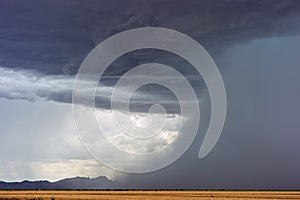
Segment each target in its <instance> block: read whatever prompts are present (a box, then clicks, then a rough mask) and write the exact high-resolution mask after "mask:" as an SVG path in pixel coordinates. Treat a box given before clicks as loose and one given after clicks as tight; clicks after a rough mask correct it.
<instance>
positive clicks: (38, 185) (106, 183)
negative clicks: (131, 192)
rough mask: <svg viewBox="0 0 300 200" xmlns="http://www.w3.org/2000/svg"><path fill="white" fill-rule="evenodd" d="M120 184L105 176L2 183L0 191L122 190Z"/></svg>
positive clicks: (0, 183)
mask: <svg viewBox="0 0 300 200" xmlns="http://www.w3.org/2000/svg"><path fill="white" fill-rule="evenodd" d="M121 188H122V187H121V185H120V184H119V183H118V182H114V181H111V180H109V179H108V178H107V177H105V176H99V177H97V178H84V177H76V178H67V179H63V180H60V181H57V182H49V181H22V182H3V181H0V190H25V189H26V190H30V189H36V190H39V189H42V190H59V189H70V190H76V189H121Z"/></svg>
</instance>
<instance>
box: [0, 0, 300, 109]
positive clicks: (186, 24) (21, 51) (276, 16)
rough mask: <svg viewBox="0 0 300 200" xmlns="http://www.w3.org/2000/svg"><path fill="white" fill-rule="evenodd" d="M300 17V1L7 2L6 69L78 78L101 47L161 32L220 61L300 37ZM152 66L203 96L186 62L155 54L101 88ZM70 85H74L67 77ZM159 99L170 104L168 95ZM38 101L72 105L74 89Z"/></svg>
mask: <svg viewBox="0 0 300 200" xmlns="http://www.w3.org/2000/svg"><path fill="white" fill-rule="evenodd" d="M299 10H300V3H299V2H298V1H293V0H287V1H275V0H273V1H240V0H236V1H233V0H230V1H214V2H211V1H173V0H172V1H170V0H164V1H145V0H143V1H134V0H131V1H126V2H125V1H116V0H114V1H96V0H90V1H80V0H75V1H56V0H55V1H43V2H41V1H37V0H30V1H27V2H26V3H25V2H22V1H16V0H1V1H0V33H1V35H0V41H1V42H0V66H3V67H6V68H21V69H34V70H35V71H38V72H40V73H42V74H43V73H44V74H55V75H57V74H65V75H74V74H75V73H76V71H77V69H78V67H79V66H80V64H81V62H82V61H83V59H84V57H85V56H86V55H87V54H88V52H89V51H90V50H92V49H93V47H94V46H96V45H97V44H99V43H100V42H101V41H103V40H105V39H106V38H107V37H109V36H112V35H114V34H116V33H119V32H121V31H124V30H128V29H132V28H137V27H143V26H161V27H166V28H171V29H175V30H178V31H181V32H183V33H186V34H187V35H189V36H191V37H193V38H194V39H196V40H197V41H199V42H200V43H201V44H202V45H204V47H205V48H206V49H207V50H208V51H209V52H210V53H211V55H212V57H215V56H216V55H217V54H218V53H219V52H222V51H224V50H225V49H226V47H228V46H229V45H232V44H237V43H241V42H247V41H250V40H253V39H257V38H267V37H274V36H283V35H295V34H298V33H299V31H300V23H299V22H300V12H299ZM147 62H157V63H163V64H168V65H171V66H173V67H174V68H176V69H177V70H179V71H180V72H181V73H183V74H184V75H185V76H189V75H191V76H190V79H189V80H190V82H191V84H192V85H193V86H194V87H196V89H202V88H203V86H204V83H203V82H202V81H201V78H200V77H199V75H198V74H197V73H195V70H193V69H192V67H191V66H189V64H188V63H187V62H185V61H182V60H180V59H178V58H176V56H174V55H170V54H167V53H162V52H159V51H153V50H143V51H135V52H132V53H129V54H127V55H125V56H123V57H121V58H120V59H117V60H116V61H115V62H114V63H113V64H112V65H111V67H110V68H109V69H108V70H107V71H106V75H107V76H105V77H108V78H105V77H104V78H102V83H103V84H104V85H107V86H113V85H114V84H115V83H116V81H117V80H118V78H119V76H120V75H122V74H123V73H125V72H126V71H128V70H129V69H131V68H132V67H134V66H136V65H138V64H143V63H147ZM219 67H222V66H219ZM195 74H196V75H195ZM42 76H43V75H42ZM193 76H194V78H193ZM63 78H64V77H60V79H63ZM65 78H66V79H69V77H68V76H65ZM193 80H196V81H193ZM37 82H38V81H37ZM149 88H150V87H149ZM149 88H148V89H149ZM148 91H149V90H148ZM150 91H151V89H150ZM152 91H154V90H152ZM159 91H160V94H161V95H163V96H165V97H166V96H168V95H167V92H166V91H165V90H159ZM64 92H66V93H64ZM39 96H42V97H45V99H48V100H54V101H61V102H70V101H71V91H70V88H69V89H67V91H63V92H51V91H48V92H47V91H43V92H40V94H39ZM107 99H109V96H108V98H106V99H105V98H104V99H101V98H98V101H97V102H98V105H99V106H102V107H109V102H107ZM171 99H172V98H171ZM173 99H174V98H173Z"/></svg>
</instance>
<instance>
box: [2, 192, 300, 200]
mask: <svg viewBox="0 0 300 200" xmlns="http://www.w3.org/2000/svg"><path fill="white" fill-rule="evenodd" d="M4 199H7V200H8V199H10V200H12V199H14V200H16V199H26V200H29V199H31V200H46V199H47V200H59V199H67V200H68V199H70V200H71V199H95V200H98V199H99V200H100V199H103V200H104V199H106V200H125V199H126V200H127V199H128V200H148V199H149V200H165V199H172V200H175V199H176V200H177V199H183V200H194V199H199V200H206V199H207V200H208V199H210V200H229V199H234V200H242V199H243V200H253V199H255V200H266V199H268V200H272V199H300V192H284V191H282V192H277V191H276V192H262V191H258V192H257V191H255V192H254V191H245V192H241V191H225V192H223V191H0V200H4Z"/></svg>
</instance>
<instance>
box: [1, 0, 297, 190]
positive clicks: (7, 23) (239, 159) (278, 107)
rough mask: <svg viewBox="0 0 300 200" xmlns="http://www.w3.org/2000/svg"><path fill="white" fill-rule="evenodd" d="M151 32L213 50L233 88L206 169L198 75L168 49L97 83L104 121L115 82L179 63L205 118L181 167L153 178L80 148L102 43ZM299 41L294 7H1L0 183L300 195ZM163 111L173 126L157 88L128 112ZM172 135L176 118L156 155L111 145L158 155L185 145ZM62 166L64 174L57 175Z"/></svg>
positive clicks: (140, 57)
mask: <svg viewBox="0 0 300 200" xmlns="http://www.w3.org/2000/svg"><path fill="white" fill-rule="evenodd" d="M144 26H153V27H165V28H170V29H174V30H177V31H180V32H182V33H185V34H187V35H188V36H191V37H192V38H193V39H195V40H196V41H198V42H199V43H200V44H201V45H203V46H204V48H205V49H206V50H207V51H208V53H209V54H210V55H211V56H212V58H213V59H214V61H215V62H216V64H217V66H218V68H219V70H220V72H221V74H222V77H223V79H224V83H225V87H226V92H227V98H228V112H227V118H226V123H225V127H224V130H223V133H222V136H221V138H220V140H219V142H218V143H217V145H216V147H215V148H214V149H213V151H212V152H211V153H210V154H209V156H207V157H206V158H205V159H202V160H199V159H198V157H197V154H198V151H199V147H200V144H201V141H202V140H203V137H204V134H205V131H206V130H207V124H208V123H209V119H210V100H209V94H208V92H207V89H206V86H205V83H204V82H203V80H202V78H201V76H200V75H199V74H197V73H196V71H195V69H193V67H192V66H191V65H190V64H189V63H188V62H187V61H185V60H184V59H182V58H178V57H176V56H175V55H173V54H170V53H167V52H162V51H156V50H153V49H144V50H137V51H134V52H130V53H128V54H125V55H123V56H121V57H120V58H118V59H117V60H116V61H114V62H113V63H112V64H111V66H110V67H109V68H108V69H107V70H106V71H105V73H104V76H103V77H101V79H100V85H101V87H98V90H97V92H96V97H95V98H96V107H97V109H98V111H99V115H100V117H99V119H100V120H103V121H105V117H107V116H108V115H110V114H107V113H110V112H111V105H110V97H111V94H112V91H113V89H114V85H115V84H116V82H117V81H118V79H119V78H120V77H121V76H122V75H123V74H124V73H126V72H128V71H129V70H130V69H132V68H133V67H135V66H137V65H140V64H144V63H149V62H153V63H162V64H165V65H170V66H172V67H173V68H175V69H176V70H178V71H179V72H180V73H182V74H183V75H184V76H185V77H186V78H187V79H188V80H189V82H190V83H191V85H192V87H193V88H194V89H195V91H197V96H198V98H199V103H200V108H201V109H200V110H201V121H200V128H199V131H198V134H197V137H196V139H195V140H194V142H193V144H192V145H191V147H190V148H189V149H188V150H187V151H186V152H185V153H184V154H183V156H181V157H180V158H179V159H178V160H177V161H176V162H175V163H173V164H172V165H170V166H168V167H166V168H164V169H161V170H158V171H155V172H151V173H146V174H128V173H120V172H117V171H115V170H112V169H108V168H107V167H105V166H103V165H100V164H99V166H98V162H96V161H95V160H91V159H92V157H91V156H90V155H89V154H88V153H87V152H86V151H85V150H84V149H83V147H82V145H81V143H80V140H79V139H78V136H77V135H76V134H75V133H76V130H75V127H74V124H73V118H72V109H71V102H72V90H73V84H74V80H75V76H76V73H77V71H78V69H79V67H80V65H81V63H82V61H83V60H84V58H85V57H86V56H87V54H88V53H89V52H90V51H91V50H92V49H93V48H94V47H95V46H96V45H98V44H99V43H101V42H102V41H103V40H105V39H107V38H108V37H110V36H112V35H114V34H117V33H119V32H122V31H125V30H129V29H132V28H138V27H144ZM299 36H300V2H299V1H297V0H285V1H279V0H260V1H259V0H224V1H221V0H217V1H208V0H204V1H195V0H188V1H179V0H178V1H177V0H154V1H150V0H129V1H121V0H112V1H108V0H107V1H106V0H100V1H98V0H87V1H83V0H72V1H69V0H66V1H59V0H53V1H50V0H49V1H39V0H29V1H26V2H23V1H18V0H0V66H1V67H0V98H1V99H0V110H1V113H0V123H1V124H0V125H1V128H0V144H1V145H0V151H1V154H0V163H1V166H0V179H1V180H11V181H13V180H22V179H31V180H33V179H49V180H57V179H60V178H65V177H69V176H76V175H80V176H97V175H106V176H108V177H110V178H111V179H114V178H116V179H118V178H120V179H122V180H121V182H122V184H123V185H125V186H126V187H128V188H192V189H299V188H300V182H299V177H298V176H297V174H299V169H300V160H299V158H298V157H299V155H298V154H299V153H298V152H299V146H300V143H299V141H300V137H299V130H300V127H299V113H300V110H299V108H300V107H299V103H298V102H300V95H299V92H298V91H300V88H299V85H300V84H299V77H298V76H299V74H300V70H299V63H300V60H299V52H300V38H299ZM99 67H102V66H99ZM137 78H143V76H138V77H137ZM165 78H166V79H168V78H170V81H171V80H174V77H165ZM82 81H85V80H82ZM87 85H88V82H87ZM123 89H124V90H122V92H124V96H127V95H129V94H128V93H127V90H126V87H124V88H123ZM119 101H123V99H122V98H120V99H119ZM155 103H161V104H162V105H164V106H165V107H166V108H167V110H168V111H169V112H170V113H172V116H173V118H174V119H176V117H178V116H179V112H178V103H177V99H176V97H175V96H174V94H172V92H170V91H168V90H167V89H166V88H163V87H159V86H157V85H155V84H153V85H148V86H144V87H143V88H139V90H137V91H136V92H135V94H133V97H132V104H131V108H132V110H133V111H135V112H138V113H135V114H136V115H137V116H139V115H140V114H141V112H142V113H143V112H148V108H149V107H150V106H151V105H153V104H155ZM83 106H84V105H83ZM101 118H102V119H101ZM134 122H136V123H140V122H141V120H140V119H139V118H138V117H137V118H134ZM86 123H87V124H88V123H89V122H86ZM174 127H176V123H175V121H174V124H172V126H170V127H168V130H167V131H166V134H164V136H165V137H163V138H160V139H162V140H157V141H155V144H149V145H147V146H139V144H134V145H132V144H131V141H128V140H126V138H125V139H124V137H122V135H118V134H116V135H112V138H111V139H112V140H114V142H115V143H116V144H117V145H123V146H126V147H127V148H128V150H129V151H130V150H136V149H137V148H140V149H142V150H143V151H152V150H157V149H160V148H161V147H162V146H163V145H166V144H168V143H169V142H170V141H172V140H173V139H174V138H175V139H176V136H177V132H176V131H174ZM185 134H188V133H185ZM113 136H114V137H113ZM94 142H98V141H96V140H95V141H94ZM100 142H101V141H100ZM45 147H47V148H45ZM104 151H105V152H108V153H110V152H109V149H105V150H104ZM111 158H112V159H113V158H114V155H111ZM133 161H134V160H133ZM158 162H159V161H158ZM142 164H147V163H142ZM60 166H64V169H65V170H61V171H57V170H58V169H62V168H61V167H60ZM11 169H13V170H11ZM53 171H56V172H57V174H53V173H52V172H53Z"/></svg>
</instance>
